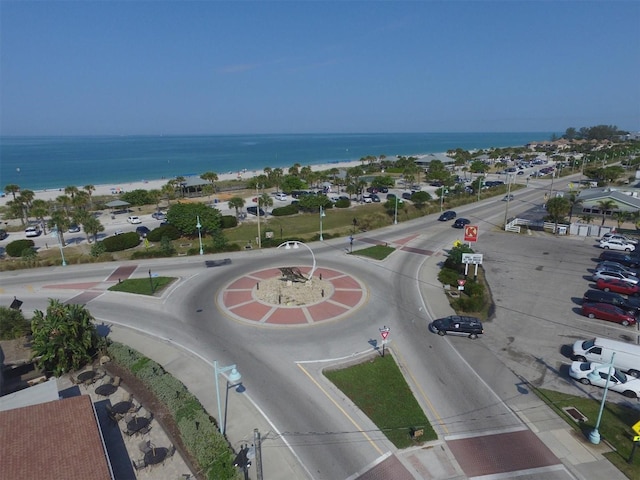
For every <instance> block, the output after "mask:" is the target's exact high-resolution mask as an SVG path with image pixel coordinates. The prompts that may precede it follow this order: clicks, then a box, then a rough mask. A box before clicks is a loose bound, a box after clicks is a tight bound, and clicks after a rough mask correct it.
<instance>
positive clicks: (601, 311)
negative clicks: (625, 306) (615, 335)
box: [582, 302, 636, 327]
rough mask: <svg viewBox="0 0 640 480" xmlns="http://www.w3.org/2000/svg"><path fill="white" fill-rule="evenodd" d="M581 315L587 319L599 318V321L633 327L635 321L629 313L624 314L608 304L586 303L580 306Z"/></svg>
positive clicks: (619, 309)
mask: <svg viewBox="0 0 640 480" xmlns="http://www.w3.org/2000/svg"><path fill="white" fill-rule="evenodd" d="M582 314H583V315H584V316H585V317H589V318H599V319H600V320H608V321H610V322H616V323H620V324H622V325H624V326H625V327H626V326H627V325H633V324H635V323H636V319H635V317H634V316H633V315H631V314H630V313H627V312H625V311H624V310H622V309H621V308H619V307H616V306H615V305H609V304H608V303H588V302H584V303H583V304H582Z"/></svg>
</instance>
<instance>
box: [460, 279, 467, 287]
mask: <svg viewBox="0 0 640 480" xmlns="http://www.w3.org/2000/svg"><path fill="white" fill-rule="evenodd" d="M465 283H467V281H466V280H465V279H464V278H460V279H458V285H459V286H461V287H464V284H465Z"/></svg>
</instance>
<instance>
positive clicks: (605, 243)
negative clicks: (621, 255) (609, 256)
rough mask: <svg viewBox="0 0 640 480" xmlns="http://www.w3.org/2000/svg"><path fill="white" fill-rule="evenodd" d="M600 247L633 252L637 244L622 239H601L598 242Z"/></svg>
mask: <svg viewBox="0 0 640 480" xmlns="http://www.w3.org/2000/svg"><path fill="white" fill-rule="evenodd" d="M598 245H599V246H600V248H604V249H605V250H621V251H624V252H633V251H634V250H635V249H636V246H635V245H634V244H633V243H627V242H624V241H622V240H616V239H610V240H600V243H599V244H598Z"/></svg>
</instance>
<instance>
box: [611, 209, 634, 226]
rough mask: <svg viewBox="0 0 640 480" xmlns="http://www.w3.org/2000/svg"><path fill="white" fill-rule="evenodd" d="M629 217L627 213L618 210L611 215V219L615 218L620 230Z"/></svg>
mask: <svg viewBox="0 0 640 480" xmlns="http://www.w3.org/2000/svg"><path fill="white" fill-rule="evenodd" d="M629 216H630V215H629V212H625V211H623V210H619V211H617V212H615V213H614V214H613V218H615V219H616V222H617V223H618V228H622V224H623V223H624V222H626V221H627V220H628V219H629Z"/></svg>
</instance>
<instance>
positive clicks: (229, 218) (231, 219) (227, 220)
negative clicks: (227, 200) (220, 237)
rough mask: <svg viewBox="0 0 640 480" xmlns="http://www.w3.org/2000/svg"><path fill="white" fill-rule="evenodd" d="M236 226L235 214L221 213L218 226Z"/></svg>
mask: <svg viewBox="0 0 640 480" xmlns="http://www.w3.org/2000/svg"><path fill="white" fill-rule="evenodd" d="M237 226H238V219H237V218H236V216H235V215H223V216H222V217H221V218H220V228H233V227H237Z"/></svg>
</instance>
